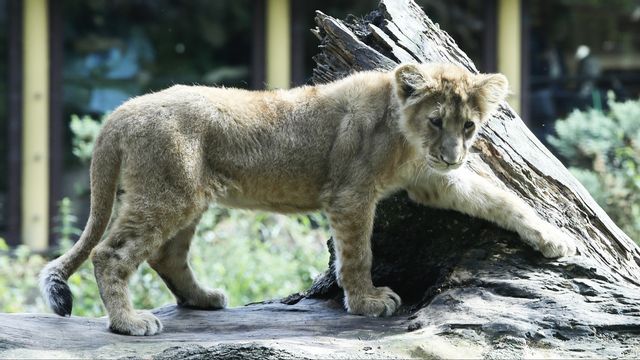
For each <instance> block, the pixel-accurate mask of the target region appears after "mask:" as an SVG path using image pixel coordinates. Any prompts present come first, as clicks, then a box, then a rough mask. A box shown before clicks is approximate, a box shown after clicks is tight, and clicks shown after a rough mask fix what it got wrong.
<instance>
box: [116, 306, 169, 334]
mask: <svg viewBox="0 0 640 360" xmlns="http://www.w3.org/2000/svg"><path fill="white" fill-rule="evenodd" d="M109 329H110V330H111V331H113V332H114V333H117V334H122V335H134V336H144V335H156V334H158V333H160V332H161V331H162V323H161V322H160V320H159V319H158V318H157V317H156V316H155V315H153V314H152V313H150V312H148V311H140V312H138V314H136V315H135V316H122V317H118V318H116V319H113V320H110V322H109Z"/></svg>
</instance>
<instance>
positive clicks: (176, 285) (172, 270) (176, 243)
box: [149, 221, 227, 310]
mask: <svg viewBox="0 0 640 360" xmlns="http://www.w3.org/2000/svg"><path fill="white" fill-rule="evenodd" d="M197 223H198V222H197V221H195V222H193V223H192V224H191V225H189V226H187V227H186V228H184V229H182V230H180V231H179V232H178V233H177V234H176V235H175V236H174V237H173V238H172V239H170V240H169V241H167V242H166V243H164V244H163V245H162V246H161V247H160V248H159V249H158V250H157V251H156V253H155V254H154V255H153V256H152V257H151V258H150V259H149V265H151V267H152V268H153V269H154V270H155V271H156V272H157V273H158V275H160V277H161V278H162V280H164V282H165V284H167V287H168V288H169V290H171V292H172V293H173V295H174V296H175V297H176V301H177V303H178V305H180V306H184V307H189V308H196V309H205V310H216V309H222V308H224V307H226V305H227V297H226V296H225V294H224V292H223V291H222V290H218V289H207V288H204V287H203V286H202V285H200V284H199V283H198V281H197V280H196V278H195V277H194V274H193V271H192V270H191V267H190V266H189V259H188V258H189V247H190V245H191V238H192V237H193V234H194V232H195V229H196V225H197Z"/></svg>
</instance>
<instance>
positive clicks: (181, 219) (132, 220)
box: [92, 194, 195, 335]
mask: <svg viewBox="0 0 640 360" xmlns="http://www.w3.org/2000/svg"><path fill="white" fill-rule="evenodd" d="M151 199H152V197H142V196H135V195H131V194H130V195H129V196H128V198H125V200H124V201H123V205H122V208H121V211H120V213H119V214H118V217H117V218H116V220H115V222H114V225H113V227H112V228H111V231H110V234H109V236H108V237H107V238H106V239H105V240H103V241H102V242H101V243H100V244H99V245H98V246H97V247H96V248H95V250H94V253H93V257H92V260H93V265H94V268H95V275H96V281H97V283H98V289H99V290H100V296H101V297H102V301H103V303H104V305H105V307H106V309H107V313H108V315H109V329H111V330H112V331H113V332H115V333H119V334H125V335H155V334H157V333H159V332H161V331H162V323H160V320H158V318H156V317H155V316H154V315H153V314H151V313H150V312H148V311H136V310H135V309H134V308H133V306H132V304H131V300H130V298H129V290H128V280H129V277H130V276H131V274H132V273H133V272H134V271H135V270H136V269H137V268H138V266H139V265H140V264H141V263H142V262H143V261H145V260H147V259H149V258H151V257H152V256H153V255H154V254H155V253H156V252H157V251H158V249H160V248H161V246H162V245H163V244H164V242H165V241H166V240H167V238H168V237H169V236H173V234H175V233H176V232H175V229H180V228H183V227H184V226H185V225H186V224H189V223H191V222H192V221H193V209H194V208H195V206H191V205H192V204H191V203H190V202H189V201H188V200H187V199H178V198H174V199H162V202H160V203H153V202H152V201H151Z"/></svg>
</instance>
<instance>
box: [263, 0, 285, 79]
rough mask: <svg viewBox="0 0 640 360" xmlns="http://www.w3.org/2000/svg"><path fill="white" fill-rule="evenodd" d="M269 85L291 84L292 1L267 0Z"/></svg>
mask: <svg viewBox="0 0 640 360" xmlns="http://www.w3.org/2000/svg"><path fill="white" fill-rule="evenodd" d="M266 52H267V87H268V88H271V89H274V88H280V89H286V88H289V86H291V2H290V0H267V44H266Z"/></svg>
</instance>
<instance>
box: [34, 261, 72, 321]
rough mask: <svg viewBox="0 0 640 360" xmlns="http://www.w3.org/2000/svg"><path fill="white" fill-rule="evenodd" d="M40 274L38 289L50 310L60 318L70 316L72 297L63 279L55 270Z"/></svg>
mask: <svg viewBox="0 0 640 360" xmlns="http://www.w3.org/2000/svg"><path fill="white" fill-rule="evenodd" d="M47 270H48V268H45V270H44V271H43V273H42V277H41V278H40V289H41V291H42V294H43V295H44V298H45V300H46V301H47V303H48V304H49V307H50V308H51V310H53V311H54V312H55V313H56V314H58V315H60V316H71V309H72V308H73V296H72V295H71V289H69V285H67V282H66V281H65V279H64V278H63V277H62V276H61V275H60V274H59V273H58V272H56V271H55V270H53V269H52V270H53V271H47Z"/></svg>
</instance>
